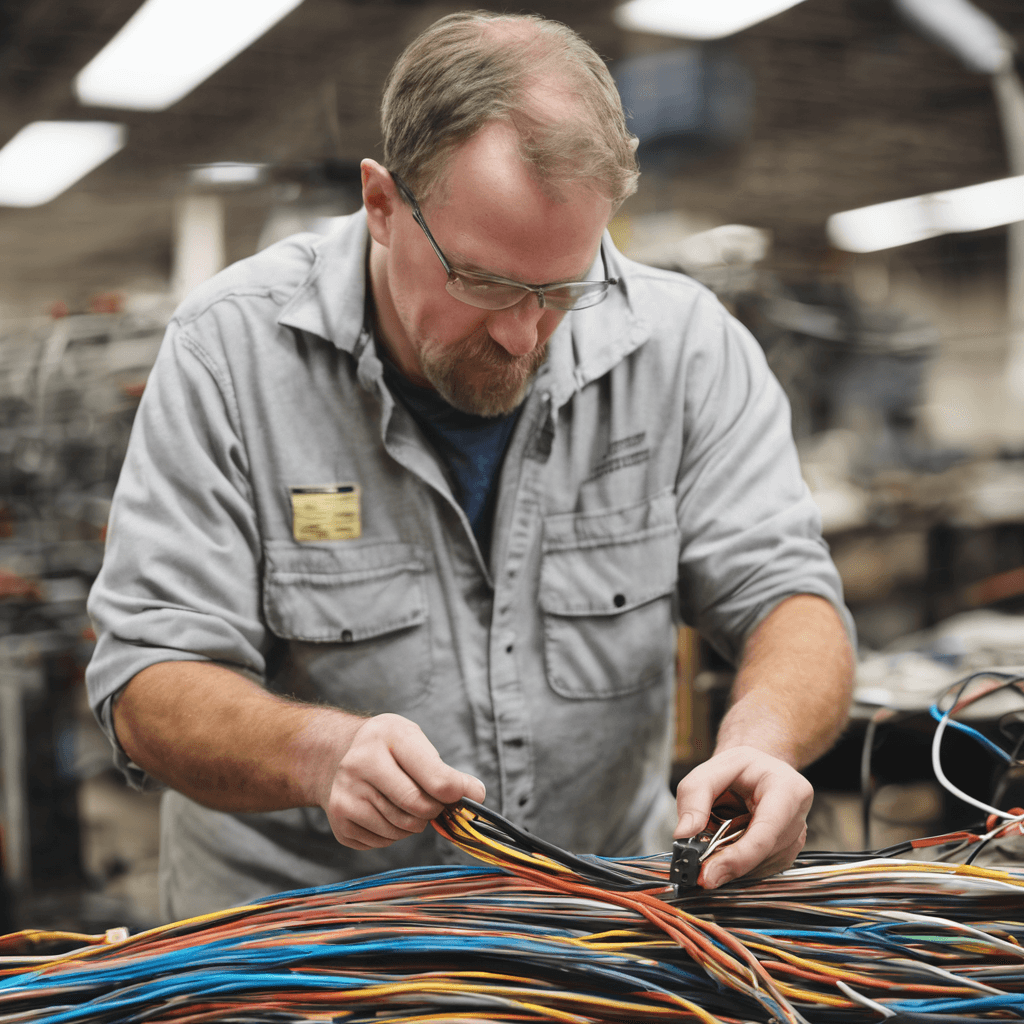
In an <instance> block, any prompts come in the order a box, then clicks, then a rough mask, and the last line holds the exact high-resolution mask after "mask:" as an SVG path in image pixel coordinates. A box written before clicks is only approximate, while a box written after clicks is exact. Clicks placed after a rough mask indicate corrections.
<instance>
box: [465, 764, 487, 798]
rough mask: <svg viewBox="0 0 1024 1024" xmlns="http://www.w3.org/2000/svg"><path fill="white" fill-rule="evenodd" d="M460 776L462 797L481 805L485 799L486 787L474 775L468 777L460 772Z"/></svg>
mask: <svg viewBox="0 0 1024 1024" xmlns="http://www.w3.org/2000/svg"><path fill="white" fill-rule="evenodd" d="M460 774H461V775H462V795H463V796H468V797H469V799H470V800H475V801H476V802H477V803H478V804H482V803H483V802H484V800H485V799H486V798H487V787H486V786H485V785H484V784H483V783H482V782H481V781H480V780H479V779H478V778H477V777H476V776H475V775H469V774H467V773H466V772H460Z"/></svg>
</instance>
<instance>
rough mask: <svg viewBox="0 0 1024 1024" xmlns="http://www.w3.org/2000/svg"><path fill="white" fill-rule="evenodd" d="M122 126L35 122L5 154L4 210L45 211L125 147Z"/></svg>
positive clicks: (0, 190)
mask: <svg viewBox="0 0 1024 1024" xmlns="http://www.w3.org/2000/svg"><path fill="white" fill-rule="evenodd" d="M126 134H127V133H126V131H125V127H124V125H123V124H111V123H110V122H109V121H34V122H33V123H32V124H28V125H26V126H25V127H24V128H22V129H21V131H20V132H18V134H17V135H15V136H14V138H13V139H11V141H10V142H8V143H7V145H6V146H4V148H3V149H0V206H41V205H42V204H43V203H48V202H49V201H50V200H51V199H56V198H57V196H59V195H60V194H61V192H64V191H65V190H66V189H69V188H70V187H71V186H72V185H74V183H75V182H76V181H78V179H79V178H83V177H85V175H87V174H88V173H89V172H90V171H91V170H92V169H93V168H94V167H99V165H100V164H101V163H103V161H104V160H107V159H109V158H110V157H112V156H113V155H114V154H115V153H116V152H117V151H118V150H119V149H121V148H122V147H123V146H124V144H125V138H126Z"/></svg>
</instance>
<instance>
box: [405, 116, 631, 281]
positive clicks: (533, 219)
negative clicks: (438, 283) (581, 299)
mask: <svg viewBox="0 0 1024 1024" xmlns="http://www.w3.org/2000/svg"><path fill="white" fill-rule="evenodd" d="M424 214H425V216H426V217H427V220H428V222H429V224H430V226H431V229H432V230H433V231H434V233H435V235H436V236H437V240H438V244H439V245H441V247H442V248H443V249H444V250H445V255H446V256H447V257H448V259H449V260H450V261H451V262H452V264H453V265H455V266H457V267H458V268H459V269H462V270H467V271H473V272H476V273H481V274H489V275H494V276H499V277H506V278H509V279H511V280H515V281H523V282H524V283H543V281H544V280H546V281H570V280H578V279H580V278H582V277H584V276H586V273H587V271H588V270H589V269H590V266H591V264H592V262H593V259H594V256H595V254H596V252H597V246H598V242H599V240H600V237H601V233H602V232H603V230H604V228H605V226H606V225H607V222H608V219H609V218H610V216H611V203H610V202H609V201H608V200H607V199H606V198H605V197H604V196H602V195H601V194H600V193H599V192H598V191H597V190H596V189H594V188H591V187H588V185H586V184H583V183H580V184H574V183H570V184H567V185H564V186H561V187H559V188H557V189H552V188H551V187H550V186H547V185H545V184H543V183H541V182H540V181H539V180H538V178H537V175H536V171H535V169H534V168H533V167H531V166H530V165H528V164H527V163H526V162H525V161H524V160H523V159H522V157H521V156H520V154H519V149H518V141H517V138H516V136H515V131H514V129H513V128H511V126H509V125H505V124H501V123H495V124H494V125H490V126H487V127H486V128H484V129H482V130H481V131H480V132H479V133H477V135H476V136H474V137H473V138H472V139H470V140H469V141H468V142H467V143H465V144H464V145H463V146H461V147H460V148H459V149H458V150H457V151H456V152H455V153H454V154H453V156H452V159H451V161H450V162H449V165H448V168H447V173H446V174H445V177H444V187H443V189H441V190H439V191H438V194H436V195H435V196H432V197H431V200H430V202H429V203H427V204H426V205H425V206H424ZM442 236H443V237H442ZM503 253H504V254H507V258H508V259H509V261H510V265H505V266H502V264H503V263H504V262H505V260H504V259H503V257H502V254H503ZM526 253H533V254H534V255H535V258H534V259H533V260H526V259H524V258H523V256H524V254H526ZM531 263H532V264H534V265H533V266H532V273H531V272H528V273H527V275H526V276H524V275H523V273H521V272H520V273H516V272H515V266H514V265H518V266H521V267H523V268H524V269H529V265H530V264H531ZM545 264H546V265H549V266H551V267H552V268H553V269H554V270H555V276H544V277H543V279H542V278H541V277H539V276H538V271H539V270H540V269H541V265H545Z"/></svg>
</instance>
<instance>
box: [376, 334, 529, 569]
mask: <svg viewBox="0 0 1024 1024" xmlns="http://www.w3.org/2000/svg"><path fill="white" fill-rule="evenodd" d="M377 353H378V355H379V356H380V360H381V362H382V363H383V364H384V380H385V382H386V383H387V386H388V387H389V388H390V389H391V393H392V394H393V395H395V396H396V397H397V398H398V399H399V401H401V402H402V404H403V405H404V406H405V407H406V408H407V409H408V410H409V412H410V413H411V414H412V417H413V419H415V420H416V422H417V423H418V424H419V425H420V428H421V429H422V430H423V432H424V433H425V434H426V435H427V439H428V440H429V441H430V443H431V444H432V445H433V446H434V449H435V450H436V451H437V453H438V454H439V455H440V456H441V458H442V459H444V461H445V462H446V463H447V465H448V468H449V469H450V470H451V473H452V476H453V477H454V483H455V498H456V500H457V501H458V503H459V504H460V505H461V506H462V509H463V511H464V512H465V513H466V516H467V518H468V519H469V524H470V526H472V528H473V533H474V535H475V536H476V539H477V543H478V544H479V545H480V550H481V551H482V552H483V553H484V554H485V555H486V553H487V552H488V550H489V549H490V543H491V522H492V520H493V518H494V503H495V497H496V495H497V491H498V474H499V473H500V471H501V462H502V459H504V457H505V450H506V449H507V448H508V443H509V441H510V440H511V438H512V431H513V430H514V429H515V425H516V420H517V419H518V418H519V412H520V410H521V409H522V406H521V405H520V406H518V407H517V408H516V409H513V410H512V412H510V413H508V414H507V415H505V416H493V417H492V416H475V415H474V414H473V413H468V412H462V411H461V410H460V409H456V408H455V407H454V406H451V405H449V404H448V403H447V402H446V401H445V400H444V399H443V398H442V397H441V396H440V395H439V394H438V393H437V392H436V391H435V390H434V389H433V388H422V387H419V386H417V385H416V384H413V383H411V382H410V381H409V380H408V379H407V378H406V377H404V376H403V375H402V372H401V371H400V370H399V369H398V367H397V366H395V364H394V363H393V362H392V361H391V359H390V358H389V357H388V355H387V353H386V352H384V351H383V350H382V346H381V345H379V344H378V345H377Z"/></svg>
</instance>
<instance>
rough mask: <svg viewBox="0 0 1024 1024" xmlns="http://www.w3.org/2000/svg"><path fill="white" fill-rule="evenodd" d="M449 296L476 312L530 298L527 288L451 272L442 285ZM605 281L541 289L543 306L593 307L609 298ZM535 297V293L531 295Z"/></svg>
mask: <svg viewBox="0 0 1024 1024" xmlns="http://www.w3.org/2000/svg"><path fill="white" fill-rule="evenodd" d="M445 287H446V288H447V289H448V292H449V294H450V295H453V296H454V297H455V298H457V299H460V300H461V301H462V302H465V303H468V304H469V305H470V306H476V307H477V308H478V309H508V308H509V307H510V306H514V305H515V304H516V303H517V302H522V301H523V296H525V295H529V294H531V292H530V289H529V288H520V287H518V286H517V285H514V284H502V283H500V282H499V281H491V280H489V279H488V278H484V277H476V276H475V275H473V274H467V273H465V272H463V271H457V272H456V271H453V272H452V274H451V276H450V277H449V278H448V283H447V284H446V285H445ZM608 287H609V284H608V282H607V281H577V282H574V283H573V284H560V285H559V286H558V287H557V288H550V289H548V288H545V289H544V303H543V304H544V305H545V306H550V307H551V308H552V309H586V308H587V306H596V305H597V304H598V303H599V302H600V301H601V300H602V299H604V298H605V296H606V295H607V294H608ZM533 294H536V293H533Z"/></svg>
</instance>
